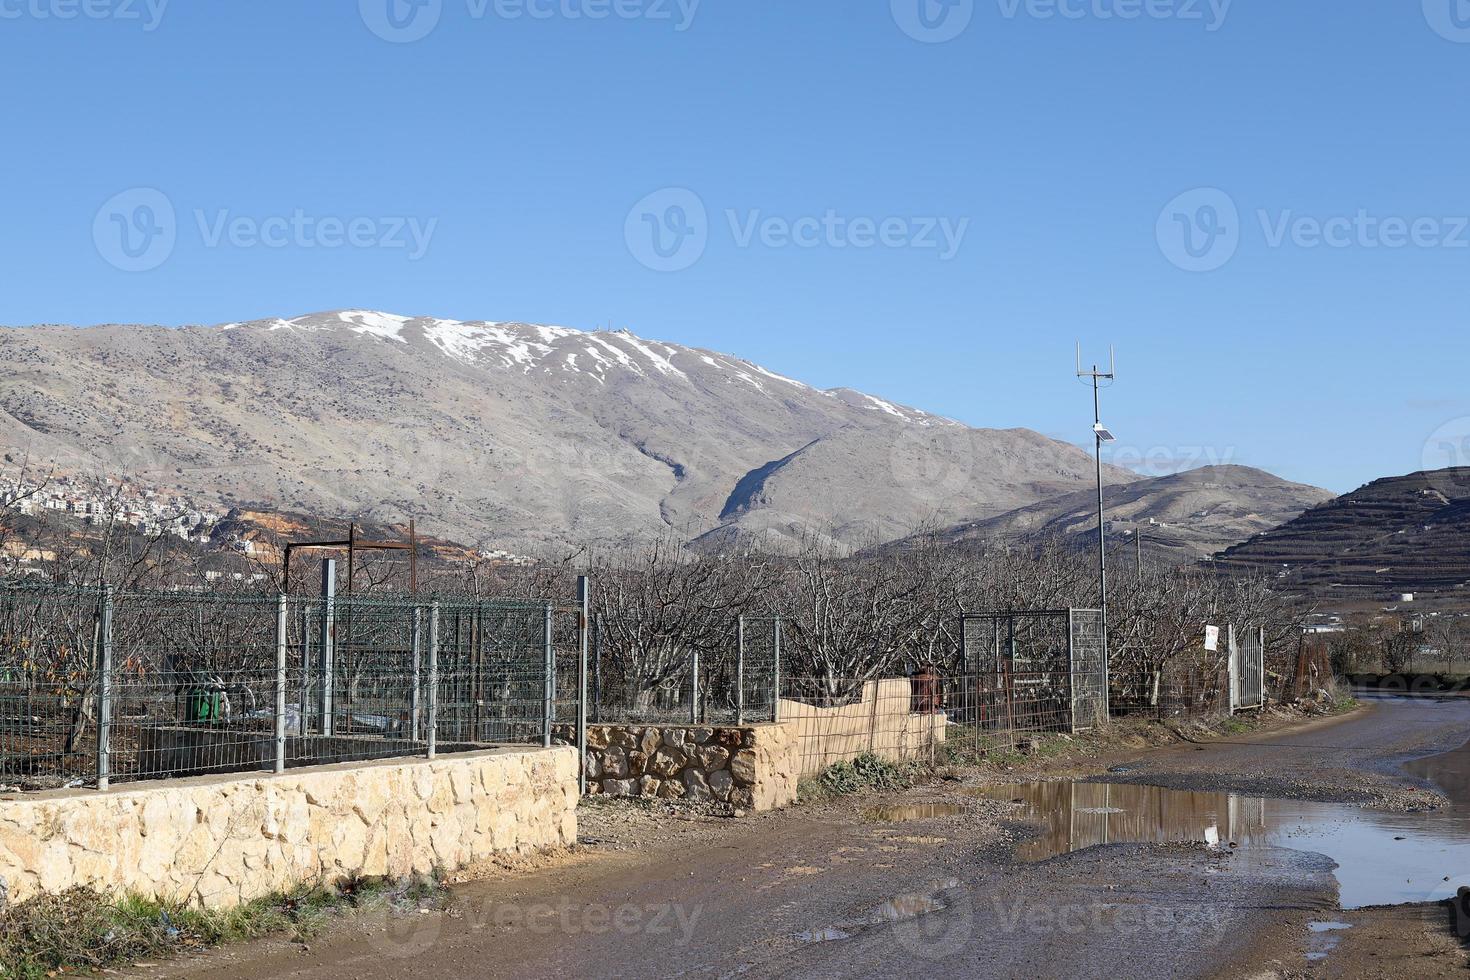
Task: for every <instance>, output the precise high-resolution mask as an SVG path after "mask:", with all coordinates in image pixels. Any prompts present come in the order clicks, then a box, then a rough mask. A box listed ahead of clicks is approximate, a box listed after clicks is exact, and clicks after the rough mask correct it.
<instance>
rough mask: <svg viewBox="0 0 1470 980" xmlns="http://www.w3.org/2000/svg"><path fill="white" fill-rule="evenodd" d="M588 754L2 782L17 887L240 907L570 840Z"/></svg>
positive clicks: (6, 851) (6, 848)
mask: <svg viewBox="0 0 1470 980" xmlns="http://www.w3.org/2000/svg"><path fill="white" fill-rule="evenodd" d="M577 799H578V797H577V753H576V751H575V750H573V749H570V748H553V749H541V748H536V749H503V750H495V751H490V752H477V753H474V754H470V755H459V756H449V757H441V758H438V759H435V760H432V761H430V760H427V759H423V760H414V761H405V760H402V759H396V760H390V761H384V762H377V763H370V764H359V765H341V766H328V767H323V768H320V769H298V770H293V771H291V772H288V773H283V774H280V775H261V776H254V777H248V778H241V777H238V776H205V777H198V778H194V779H181V780H168V781H159V782H143V783H128V784H123V786H122V787H120V788H117V789H114V790H113V791H112V792H108V793H98V792H95V791H57V792H51V793H39V794H27V795H23V796H20V795H6V796H3V797H0V885H3V889H4V897H5V899H6V900H8V901H12V902H15V901H23V900H24V899H26V898H28V897H30V896H32V895H35V894H37V893H38V892H57V891H62V890H64V889H66V888H69V887H72V886H74V885H88V886H91V887H93V888H96V889H98V890H101V891H130V892H138V893H142V894H145V895H151V896H155V897H160V898H166V899H175V900H180V901H188V902H193V903H197V904H203V905H209V906H229V905H234V904H237V903H239V902H241V901H245V900H248V899H251V898H254V897H257V896H260V895H264V894H268V893H270V892H272V891H276V890H280V889H284V888H288V887H290V886H292V885H295V884H298V883H301V882H315V881H335V880H340V879H343V878H346V877H349V876H352V875H387V876H392V877H399V876H407V875H410V874H415V873H426V872H429V871H431V870H433V869H434V868H436V867H440V868H449V869H455V868H461V867H465V866H468V865H472V864H475V863H478V862H481V861H484V860H486V859H488V858H490V857H492V856H494V855H496V854H502V853H507V852H510V853H522V852H528V851H532V850H538V849H542V848H547V847H553V846H558V845H569V844H572V843H574V842H575V841H576V835H577V818H576V806H577Z"/></svg>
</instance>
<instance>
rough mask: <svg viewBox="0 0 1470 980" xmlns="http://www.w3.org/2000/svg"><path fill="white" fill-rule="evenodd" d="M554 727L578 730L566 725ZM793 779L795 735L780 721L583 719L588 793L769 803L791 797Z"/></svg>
mask: <svg viewBox="0 0 1470 980" xmlns="http://www.w3.org/2000/svg"><path fill="white" fill-rule="evenodd" d="M556 734H557V735H558V736H559V737H561V738H563V739H566V740H568V741H572V740H575V737H576V735H575V731H574V730H573V729H572V728H571V727H570V726H560V727H558V729H557V731H556ZM796 780H797V758H796V742H795V740H794V739H793V738H792V733H791V732H790V731H789V730H788V729H787V728H786V727H785V726H783V725H770V724H767V725H742V726H738V727H713V726H710V727H705V726H697V725H588V726H587V792H588V794H590V795H595V794H601V795H605V796H651V797H658V798H659V799H666V800H688V801H691V802H711V801H715V800H718V801H719V802H721V803H729V804H731V805H732V806H735V807H738V808H743V809H748V810H774V809H776V808H777V807H781V806H785V805H786V804H788V803H790V802H792V801H793V800H795V799H796Z"/></svg>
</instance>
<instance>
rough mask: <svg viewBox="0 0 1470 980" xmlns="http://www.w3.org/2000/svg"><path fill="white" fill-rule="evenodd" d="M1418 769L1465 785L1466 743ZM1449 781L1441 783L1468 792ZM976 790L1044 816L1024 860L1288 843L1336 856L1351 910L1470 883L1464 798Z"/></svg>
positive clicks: (1469, 770)
mask: <svg viewBox="0 0 1470 980" xmlns="http://www.w3.org/2000/svg"><path fill="white" fill-rule="evenodd" d="M1451 756H1459V757H1461V758H1459V759H1452V758H1450V757H1451ZM1414 768H1416V770H1417V771H1416V775H1417V774H1423V775H1426V776H1427V777H1428V778H1431V779H1434V780H1435V781H1436V782H1439V779H1440V777H1441V776H1443V775H1448V776H1450V777H1451V779H1453V778H1454V777H1455V776H1456V775H1458V777H1459V778H1460V779H1462V780H1464V781H1465V782H1464V783H1462V784H1461V785H1462V786H1470V751H1467V750H1460V751H1459V752H1455V753H1450V755H1449V756H1439V757H1437V758H1436V759H1432V760H1426V761H1424V762H1422V763H1420V764H1418V766H1417V767H1414ZM1430 770H1433V771H1432V772H1431V771H1430ZM1449 781H1450V780H1448V779H1447V780H1446V782H1445V783H1441V785H1443V786H1444V788H1445V789H1446V790H1447V791H1449V792H1450V793H1451V796H1452V797H1454V798H1457V799H1463V798H1464V797H1462V796H1459V795H1458V794H1457V793H1455V787H1452V786H1450V785H1447V784H1446V783H1448V782H1449ZM973 792H974V793H975V794H976V795H978V796H984V797H989V798H991V799H1000V800H1014V801H1017V802H1022V803H1025V804H1026V805H1027V806H1028V807H1029V808H1030V810H1031V815H1032V816H1033V817H1035V818H1038V819H1039V820H1040V821H1041V822H1042V823H1043V824H1044V830H1043V831H1042V834H1041V836H1040V837H1039V838H1037V839H1035V840H1031V841H1027V842H1024V843H1022V844H1020V845H1019V846H1018V847H1017V848H1016V855H1017V857H1019V858H1021V859H1022V860H1024V861H1042V860H1046V859H1047V858H1051V857H1055V856H1057V855H1059V854H1066V853H1068V852H1071V851H1079V850H1082V849H1083V848H1087V847H1095V846H1097V845H1100V844H1117V843H1157V844H1166V843H1174V842H1180V841H1192V842H1199V843H1203V844H1207V845H1209V846H1211V847H1215V848H1218V849H1219V850H1221V851H1230V852H1233V853H1235V854H1237V855H1239V856H1240V858H1241V859H1243V860H1244V861H1247V862H1249V861H1250V860H1251V854H1252V852H1253V851H1255V850H1257V849H1260V848H1267V847H1287V848H1293V849H1295V850H1299V851H1312V852H1315V853H1318V854H1325V855H1326V856H1327V857H1329V858H1331V859H1332V860H1333V861H1335V862H1336V863H1337V865H1338V867H1337V870H1336V871H1335V872H1333V873H1334V875H1335V876H1336V878H1337V882H1338V886H1339V891H1340V896H1341V904H1342V907H1343V908H1345V909H1355V908H1362V907H1364V906H1368V905H1399V904H1404V903H1408V902H1428V901H1439V900H1441V899H1444V898H1449V897H1450V896H1452V895H1454V894H1455V892H1456V889H1458V888H1459V887H1460V886H1461V885H1470V806H1466V805H1463V804H1462V805H1460V806H1451V807H1446V808H1444V809H1442V810H1438V811H1433V812H1428V813H1381V812H1375V811H1370V810H1362V809H1358V808H1356V807H1350V806H1342V805H1337V804H1330V803H1310V802H1305V801H1301V800H1275V799H1262V798H1260V797H1252V796H1239V795H1236V794H1231V793H1194V792H1185V791H1181V790H1168V789H1161V788H1159V787H1156V786H1138V785H1114V784H1109V783H1066V782H1053V783H1030V784H1017V785H1011V786H993V787H982V788H978V789H976V790H973ZM1230 867H1231V866H1225V868H1224V869H1223V871H1222V873H1228V871H1229V868H1230ZM1446 876H1449V880H1448V881H1446V880H1444V879H1445V877H1446Z"/></svg>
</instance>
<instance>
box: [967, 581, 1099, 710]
mask: <svg viewBox="0 0 1470 980" xmlns="http://www.w3.org/2000/svg"><path fill="white" fill-rule="evenodd" d="M962 627H963V628H962V637H963V639H962V642H963V646H962V663H961V667H960V673H961V674H962V675H964V677H965V678H966V684H967V686H968V687H969V688H973V691H972V692H968V693H967V696H966V698H965V700H966V701H968V702H972V704H971V705H970V707H969V709H968V710H970V712H971V713H972V714H974V715H975V723H976V724H977V725H980V726H982V727H987V728H997V727H998V728H1008V729H1013V730H1028V729H1029V730H1037V731H1072V732H1079V731H1086V730H1088V729H1091V728H1096V727H1097V726H1099V725H1100V724H1102V723H1103V722H1104V721H1105V720H1106V719H1107V716H1108V665H1107V659H1106V656H1105V653H1104V650H1105V647H1104V644H1103V635H1102V613H1101V612H1099V611H1098V610H1095V609H1065V610H1043V611H1032V610H1028V611H1024V612H1004V613H986V614H982V615H973V616H965V617H964V618H963V622H962Z"/></svg>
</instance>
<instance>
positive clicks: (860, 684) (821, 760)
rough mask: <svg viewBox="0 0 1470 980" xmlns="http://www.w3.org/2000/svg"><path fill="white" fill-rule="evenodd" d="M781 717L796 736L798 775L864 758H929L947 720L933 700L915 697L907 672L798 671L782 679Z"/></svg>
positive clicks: (802, 776)
mask: <svg viewBox="0 0 1470 980" xmlns="http://www.w3.org/2000/svg"><path fill="white" fill-rule="evenodd" d="M781 689H782V700H781V721H782V724H783V725H785V726H786V727H787V730H788V731H790V732H791V733H792V734H793V735H794V736H795V739H796V748H797V753H798V758H799V760H800V767H799V778H802V779H805V778H809V777H812V776H816V775H819V774H820V773H821V772H822V771H823V770H824V769H826V768H827V767H829V766H833V765H836V764H838V763H844V762H853V761H854V760H856V759H859V758H862V757H868V756H871V757H876V758H878V759H885V760H888V761H891V762H907V761H923V762H930V761H933V760H934V759H935V757H936V753H937V752H938V749H939V746H940V745H941V744H942V743H943V741H944V738H945V730H946V727H947V725H948V721H947V717H946V715H945V713H944V711H943V710H942V709H941V708H940V707H939V706H938V705H936V704H933V703H922V702H916V699H915V696H914V684H913V682H912V681H911V680H910V679H909V678H907V677H899V678H881V679H868V678H854V677H831V676H813V675H796V676H786V677H783V678H782V679H781Z"/></svg>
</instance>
